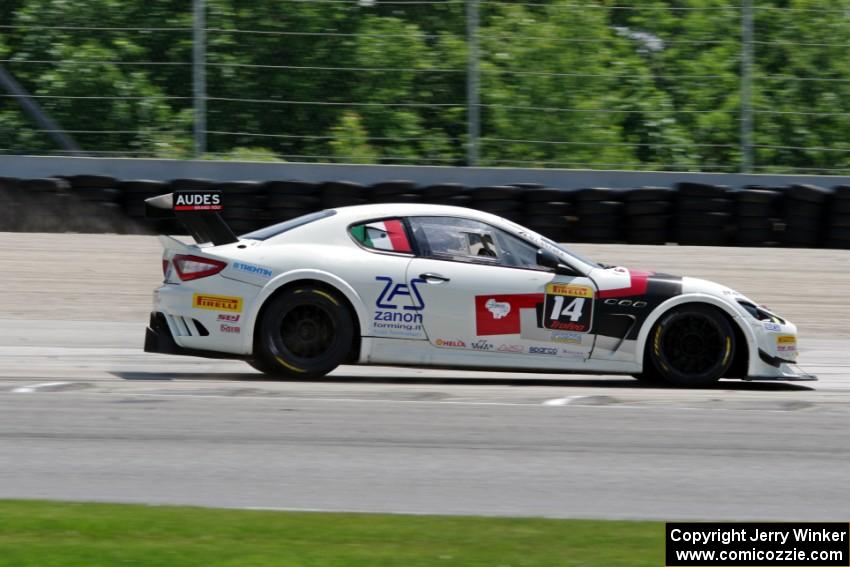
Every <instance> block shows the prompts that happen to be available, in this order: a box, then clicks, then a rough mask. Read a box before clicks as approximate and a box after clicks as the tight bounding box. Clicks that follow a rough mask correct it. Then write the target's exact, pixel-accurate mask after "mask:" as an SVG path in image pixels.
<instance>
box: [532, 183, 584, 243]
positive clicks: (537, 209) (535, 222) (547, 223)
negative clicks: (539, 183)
mask: <svg viewBox="0 0 850 567" xmlns="http://www.w3.org/2000/svg"><path fill="white" fill-rule="evenodd" d="M522 196H523V201H524V203H525V208H524V209H523V213H524V216H525V223H524V224H525V226H527V227H528V228H530V229H531V230H533V231H535V232H538V233H540V234H542V235H543V236H545V237H547V238H551V239H552V240H554V241H555V242H566V241H568V240H569V239H570V220H571V216H570V215H572V212H573V206H572V203H571V193H570V192H569V191H565V190H562V189H544V188H540V187H525V188H523V193H522ZM574 219H575V217H572V220H574Z"/></svg>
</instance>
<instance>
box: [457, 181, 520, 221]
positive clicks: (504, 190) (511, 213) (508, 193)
mask: <svg viewBox="0 0 850 567" xmlns="http://www.w3.org/2000/svg"><path fill="white" fill-rule="evenodd" d="M522 191H523V190H522V189H521V188H519V187H514V186H512V185H490V186H486V187H475V188H474V189H472V191H470V196H471V197H472V202H471V204H470V205H469V206H470V207H472V208H473V209H478V210H479V211H484V212H485V213H492V214H494V215H498V216H500V217H504V218H506V219H509V220H512V221H514V222H518V223H522V222H524V220H525V217H524V215H523V199H522Z"/></svg>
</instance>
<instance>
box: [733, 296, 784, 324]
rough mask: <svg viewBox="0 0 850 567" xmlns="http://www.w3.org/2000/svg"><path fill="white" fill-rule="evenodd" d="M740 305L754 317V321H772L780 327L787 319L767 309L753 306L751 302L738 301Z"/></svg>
mask: <svg viewBox="0 0 850 567" xmlns="http://www.w3.org/2000/svg"><path fill="white" fill-rule="evenodd" d="M738 304H739V305H740V306H741V307H743V308H744V309H746V310H747V313H749V314H750V315H752V317H753V319H757V320H758V321H770V322H771V323H777V324H779V325H784V324H785V319H783V318H782V317H780V316H779V315H775V314H774V313H771V312H770V311H768V310H767V309H765V308H763V307H759V306H758V305H753V304H752V303H750V302H749V301H741V300H740V299H739V300H738Z"/></svg>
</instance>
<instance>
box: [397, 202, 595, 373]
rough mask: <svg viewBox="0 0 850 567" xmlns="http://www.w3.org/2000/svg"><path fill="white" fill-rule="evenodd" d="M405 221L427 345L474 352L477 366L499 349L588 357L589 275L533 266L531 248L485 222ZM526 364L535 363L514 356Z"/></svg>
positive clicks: (534, 254)
mask: <svg viewBox="0 0 850 567" xmlns="http://www.w3.org/2000/svg"><path fill="white" fill-rule="evenodd" d="M408 222H409V225H410V227H411V229H412V234H413V239H414V242H415V245H416V248H417V256H416V257H414V258H413V259H412V260H411V261H410V264H409V265H408V269H407V280H408V281H411V282H413V281H417V282H419V283H418V286H417V289H418V292H419V296H420V297H421V299H422V303H423V307H424V308H423V310H422V317H423V324H424V327H425V331H426V334H427V337H428V340H429V341H430V342H431V344H432V345H433V346H435V347H437V348H439V349H444V350H446V351H447V352H448V351H474V352H476V353H479V354H480V355H481V357H482V358H481V364H482V365H486V357H487V356H490V355H492V354H499V353H501V354H509V355H528V356H535V357H547V358H548V357H551V358H552V359H556V358H557V359H560V360H559V361H558V364H565V365H568V363H565V362H564V360H563V359H572V360H574V361H583V360H584V359H586V358H587V357H588V356H589V354H590V351H591V350H592V348H593V335H592V334H591V333H590V330H591V328H592V319H593V310H594V295H595V294H594V284H593V282H592V281H591V280H590V279H589V278H587V277H585V276H583V275H580V274H577V273H576V274H572V275H566V274H555V272H554V271H552V270H549V269H545V268H543V267H542V266H539V265H538V264H537V260H536V258H537V248H536V247H535V246H533V245H532V244H530V243H528V242H526V241H524V240H522V239H520V238H518V237H517V236H514V235H511V234H508V233H507V232H505V231H503V230H501V229H499V228H496V227H493V226H491V225H488V224H486V223H482V222H479V221H476V220H472V219H467V218H461V217H411V218H409V219H408ZM449 358H450V357H449ZM524 364H530V365H532V366H533V365H535V363H533V362H530V359H525V362H519V361H518V365H524ZM553 364H554V362H553ZM543 365H544V366H545V365H546V364H543Z"/></svg>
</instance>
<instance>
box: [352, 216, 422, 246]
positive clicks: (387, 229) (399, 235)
mask: <svg viewBox="0 0 850 567" xmlns="http://www.w3.org/2000/svg"><path fill="white" fill-rule="evenodd" d="M351 233H352V234H353V235H354V238H356V239H357V240H358V241H360V243H361V244H363V246H368V247H369V248H375V249H377V250H391V251H392V252H410V251H411V248H410V242H409V241H408V240H407V233H406V232H405V231H404V225H403V224H401V221H400V220H385V221H380V222H371V223H369V224H365V225H360V226H355V227H354V228H352V229H351Z"/></svg>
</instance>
